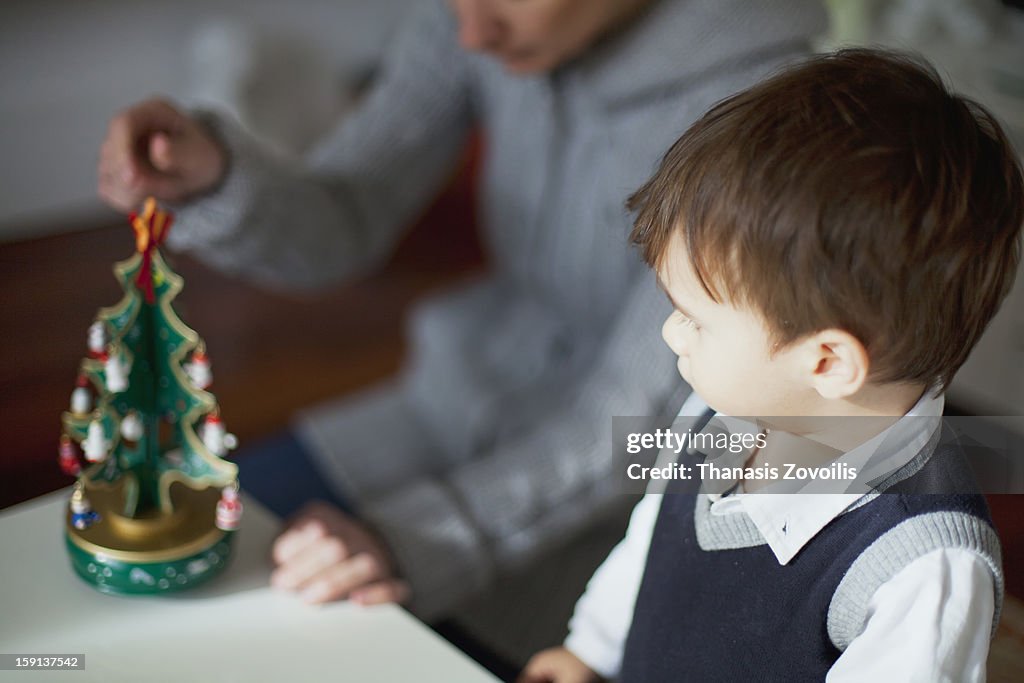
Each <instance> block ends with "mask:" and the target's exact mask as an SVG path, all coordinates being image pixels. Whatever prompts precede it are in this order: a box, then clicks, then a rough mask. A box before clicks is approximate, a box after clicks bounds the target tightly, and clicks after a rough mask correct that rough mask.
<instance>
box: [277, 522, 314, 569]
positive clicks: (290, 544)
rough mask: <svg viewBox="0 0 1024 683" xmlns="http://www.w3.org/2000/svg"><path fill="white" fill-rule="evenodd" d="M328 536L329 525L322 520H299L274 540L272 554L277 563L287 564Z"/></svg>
mask: <svg viewBox="0 0 1024 683" xmlns="http://www.w3.org/2000/svg"><path fill="white" fill-rule="evenodd" d="M326 537H327V525H326V524H324V523H323V521H322V520H319V519H312V518H303V519H300V520H297V521H296V522H295V523H294V524H292V525H291V526H289V527H288V529H287V530H285V531H284V533H282V534H281V535H280V536H278V537H277V539H276V540H275V541H274V546H273V549H272V550H271V556H272V557H273V560H274V563H275V564H278V565H283V564H287V563H289V562H290V561H292V559H294V558H295V557H296V556H297V555H298V554H299V553H300V552H302V551H303V550H305V549H306V548H307V547H309V546H311V545H313V544H314V543H316V542H317V541H319V540H321V539H323V538H326Z"/></svg>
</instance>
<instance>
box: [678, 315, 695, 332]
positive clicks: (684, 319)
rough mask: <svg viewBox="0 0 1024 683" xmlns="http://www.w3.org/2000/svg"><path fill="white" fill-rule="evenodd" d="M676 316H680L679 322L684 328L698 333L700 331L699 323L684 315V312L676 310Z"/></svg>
mask: <svg viewBox="0 0 1024 683" xmlns="http://www.w3.org/2000/svg"><path fill="white" fill-rule="evenodd" d="M676 315H677V316H679V322H680V324H682V325H683V326H684V327H688V328H690V329H691V330H694V331H696V330H699V329H700V327H699V326H698V325H697V323H696V322H695V321H694V320H693V318H689V317H687V315H686V314H685V313H683V312H682V311H680V310H676Z"/></svg>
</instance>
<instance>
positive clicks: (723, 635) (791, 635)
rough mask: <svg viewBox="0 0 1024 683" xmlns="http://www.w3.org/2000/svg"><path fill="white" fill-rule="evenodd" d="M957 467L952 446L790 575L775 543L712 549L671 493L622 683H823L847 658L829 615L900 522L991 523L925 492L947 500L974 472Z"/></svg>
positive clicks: (683, 497)
mask: <svg viewBox="0 0 1024 683" xmlns="http://www.w3.org/2000/svg"><path fill="white" fill-rule="evenodd" d="M937 456H940V457H937ZM959 456H960V454H959V453H958V451H957V447H956V446H955V445H950V444H948V443H944V444H943V445H941V446H940V447H939V448H938V449H937V451H936V453H935V454H934V455H933V457H932V458H931V459H930V460H929V461H928V463H927V464H926V465H925V466H924V467H923V468H922V469H921V470H919V471H918V472H917V473H916V474H915V475H914V476H911V477H908V478H906V479H904V480H903V481H901V482H899V483H897V484H895V485H893V486H892V487H890V488H888V489H887V493H886V494H884V495H880V496H878V497H877V498H875V499H874V500H872V501H871V502H869V503H867V504H866V505H863V506H861V507H857V508H854V509H853V510H850V511H848V512H846V513H844V514H842V515H840V516H839V517H837V518H836V519H834V520H833V521H832V522H830V523H829V524H828V525H827V526H826V527H825V528H824V529H823V530H822V531H821V532H819V533H818V535H816V536H815V537H814V538H813V539H811V541H810V542H809V543H808V544H807V545H806V546H804V548H802V549H801V551H800V552H799V553H798V554H797V555H796V557H794V558H793V559H792V560H791V561H790V562H789V564H787V565H785V566H783V565H780V564H779V562H778V560H777V559H776V558H775V555H774V554H773V553H772V551H771V549H770V548H769V547H768V545H767V544H766V543H763V544H761V545H757V546H754V547H745V548H736V549H725V550H711V551H706V550H703V549H702V548H701V547H700V546H699V545H698V543H697V537H696V531H695V525H694V509H695V506H696V503H697V499H696V494H695V493H694V492H693V490H691V491H689V492H686V491H684V492H680V493H667V494H666V495H665V496H664V498H663V500H662V504H661V510H660V512H659V515H658V520H657V522H656V524H655V528H654V533H653V536H652V539H651V546H650V550H649V552H648V557H647V565H646V568H645V570H644V576H643V581H642V583H641V586H640V591H639V594H638V596H637V601H636V606H635V609H634V616H633V623H632V626H631V628H630V631H629V636H628V638H627V641H626V646H625V651H624V653H623V664H622V671H621V675H620V680H621V681H622V682H623V683H657V682H658V681H680V680H683V681H700V682H701V683H704V682H711V681H730V682H731V681H744V682H746V681H787V682H788V681H821V680H824V678H825V675H826V673H827V672H828V670H829V668H830V667H831V666H832V664H833V663H834V662H835V661H836V659H837V658H838V657H839V655H840V654H841V653H840V651H839V649H838V648H837V647H836V646H835V645H834V644H833V643H832V641H831V639H830V637H829V633H828V628H827V616H828V611H829V606H830V603H831V601H832V597H833V594H834V593H835V592H836V587H837V586H838V585H839V583H840V581H841V580H842V578H843V576H844V574H845V573H846V571H847V569H849V567H850V566H851V565H852V564H853V562H854V561H855V560H856V559H857V558H858V556H860V555H861V553H862V552H863V551H864V550H865V549H866V548H867V547H868V546H870V545H871V544H872V543H873V542H874V541H875V540H876V539H878V538H879V537H880V536H882V535H883V534H885V533H886V532H887V531H889V530H890V529H892V528H893V527H895V526H896V525H897V524H899V523H900V522H903V521H904V520H907V519H909V518H911V517H914V516H916V515H921V514H926V513H929V512H938V511H954V512H964V513H967V514H969V515H973V516H975V517H978V518H981V519H983V520H985V521H986V522H987V523H988V524H991V521H990V520H989V516H988V509H987V507H986V505H985V501H984V498H983V497H982V496H981V495H974V494H967V495H963V494H955V493H943V494H941V495H933V494H925V493H920V491H922V490H929V491H935V490H939V491H943V490H947V489H948V488H949V487H948V484H949V482H950V481H953V480H960V479H961V477H962V476H964V468H965V465H964V463H963V459H962V457H959ZM696 485H699V482H697V483H689V484H688V487H693V486H696ZM935 487H938V489H936V488H935ZM960 490H961V491H963V490H964V489H960ZM677 491H678V489H677ZM765 495H771V494H765Z"/></svg>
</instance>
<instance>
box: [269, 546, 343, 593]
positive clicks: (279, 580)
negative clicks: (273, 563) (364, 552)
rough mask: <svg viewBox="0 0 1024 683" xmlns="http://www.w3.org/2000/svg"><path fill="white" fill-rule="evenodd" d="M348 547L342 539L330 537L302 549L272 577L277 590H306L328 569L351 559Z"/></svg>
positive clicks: (271, 581) (271, 580) (271, 582)
mask: <svg viewBox="0 0 1024 683" xmlns="http://www.w3.org/2000/svg"><path fill="white" fill-rule="evenodd" d="M349 555H350V552H349V548H348V545H347V544H346V543H345V542H344V541H342V540H341V539H340V538H337V537H335V536H330V537H328V538H324V539H321V540H319V541H315V542H313V543H311V544H310V545H308V546H306V547H305V548H303V549H301V550H300V551H299V552H298V553H297V554H296V555H295V556H294V557H293V558H292V559H290V560H289V561H288V562H286V563H284V564H282V565H281V566H280V567H278V568H277V570H276V571H275V572H274V573H273V574H271V575H270V584H271V585H272V586H274V587H275V588H284V589H288V590H304V589H305V588H307V587H308V586H309V585H310V584H311V582H312V581H313V580H314V579H315V578H317V577H318V575H319V574H320V573H321V572H323V571H324V570H326V569H329V568H331V567H334V566H336V565H339V564H341V563H342V562H344V561H345V560H347V559H348V558H349Z"/></svg>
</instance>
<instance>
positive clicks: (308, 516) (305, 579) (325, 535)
mask: <svg viewBox="0 0 1024 683" xmlns="http://www.w3.org/2000/svg"><path fill="white" fill-rule="evenodd" d="M272 555H273V559H274V563H275V564H276V565H277V568H276V569H275V570H274V573H273V574H271V577H270V583H271V585H272V586H274V587H276V588H284V589H288V590H294V591H299V593H300V594H301V596H302V599H303V600H305V601H306V602H309V603H322V602H330V601H332V600H341V599H343V598H348V599H350V600H352V601H353V602H358V603H360V604H364V605H372V604H377V603H382V602H399V603H400V602H405V601H406V600H408V599H409V595H410V589H409V584H408V583H407V582H405V581H403V580H402V579H399V578H397V577H396V576H395V564H394V561H393V559H392V558H391V555H390V553H389V552H388V550H387V547H386V546H385V544H384V542H383V541H382V540H381V539H380V538H379V537H378V536H377V535H376V534H374V533H373V532H372V531H370V529H369V528H367V527H366V526H365V525H364V524H362V523H360V522H359V521H358V520H356V519H355V518H353V517H351V516H349V515H347V514H345V513H344V512H342V511H341V510H339V509H338V508H336V507H334V506H333V505H329V504H327V503H321V502H317V503H311V504H310V505H308V506H306V507H305V508H304V509H302V510H301V511H300V512H299V513H297V514H296V515H295V517H293V519H292V521H291V522H290V524H289V525H288V528H287V529H285V531H284V532H283V533H282V534H281V535H280V536H278V537H277V540H275V541H274V546H273V550H272Z"/></svg>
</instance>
